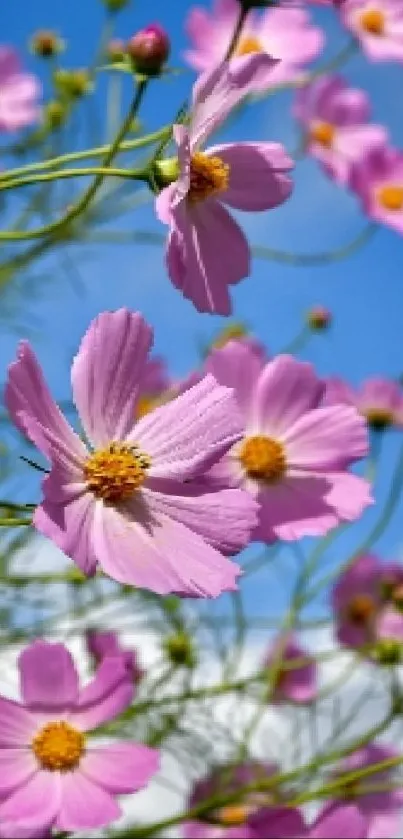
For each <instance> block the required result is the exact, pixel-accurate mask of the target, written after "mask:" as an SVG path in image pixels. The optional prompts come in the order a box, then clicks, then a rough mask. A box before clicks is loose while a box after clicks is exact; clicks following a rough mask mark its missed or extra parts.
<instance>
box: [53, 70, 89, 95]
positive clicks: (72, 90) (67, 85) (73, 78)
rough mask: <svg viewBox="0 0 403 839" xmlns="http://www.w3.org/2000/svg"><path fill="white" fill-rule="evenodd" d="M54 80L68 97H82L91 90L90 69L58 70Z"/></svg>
mask: <svg viewBox="0 0 403 839" xmlns="http://www.w3.org/2000/svg"><path fill="white" fill-rule="evenodd" d="M54 82H55V85H56V87H57V89H58V90H60V92H61V93H62V94H63V95H64V96H66V97H67V98H68V99H80V98H81V96H84V95H85V94H86V93H88V92H89V91H90V90H91V78H90V74H89V72H88V70H85V69H82V70H63V69H60V70H57V71H56V73H55V74H54Z"/></svg>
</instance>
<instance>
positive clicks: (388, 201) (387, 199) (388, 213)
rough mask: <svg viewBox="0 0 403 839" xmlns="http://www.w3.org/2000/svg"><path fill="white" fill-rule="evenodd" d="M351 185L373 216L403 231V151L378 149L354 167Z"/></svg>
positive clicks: (369, 213) (394, 228) (369, 214)
mask: <svg viewBox="0 0 403 839" xmlns="http://www.w3.org/2000/svg"><path fill="white" fill-rule="evenodd" d="M350 186H351V188H352V190H353V191H354V192H355V194H356V195H357V198H359V199H360V201H361V204H362V208H363V211H364V212H365V213H366V215H367V216H369V218H371V219H374V221H378V222H379V223H380V224H387V225H388V227H392V229H393V230H397V232H398V233H403V152H401V151H396V150H395V149H391V148H383V149H374V150H373V151H372V152H370V153H368V154H367V155H366V156H365V157H364V159H363V160H362V161H361V163H358V164H356V165H355V166H353V167H352V170H351V175H350Z"/></svg>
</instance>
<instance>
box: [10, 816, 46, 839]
mask: <svg viewBox="0 0 403 839" xmlns="http://www.w3.org/2000/svg"><path fill="white" fill-rule="evenodd" d="M50 836H51V828H50V826H49V825H44V826H42V825H40V826H38V824H37V823H36V824H34V825H32V824H31V822H26V821H20V820H18V821H15V822H10V821H5V822H0V839H50Z"/></svg>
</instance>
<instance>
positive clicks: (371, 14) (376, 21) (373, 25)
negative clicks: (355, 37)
mask: <svg viewBox="0 0 403 839" xmlns="http://www.w3.org/2000/svg"><path fill="white" fill-rule="evenodd" d="M360 24H361V26H362V28H363V29H365V31H366V32H370V34H371V35H383V33H384V31H385V15H384V13H383V12H381V10H380V9H367V10H366V11H365V12H363V13H362V15H360Z"/></svg>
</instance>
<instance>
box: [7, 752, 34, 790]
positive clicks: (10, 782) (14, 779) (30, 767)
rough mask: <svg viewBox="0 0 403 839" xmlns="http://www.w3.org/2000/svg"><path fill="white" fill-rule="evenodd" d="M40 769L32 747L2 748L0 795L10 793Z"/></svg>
mask: <svg viewBox="0 0 403 839" xmlns="http://www.w3.org/2000/svg"><path fill="white" fill-rule="evenodd" d="M37 770H38V764H37V762H36V760H35V758H34V755H33V754H32V752H31V750H30V749H18V748H12V749H3V748H0V796H1V797H4V796H5V795H9V794H10V793H11V792H13V790H15V789H17V788H18V787H20V786H22V784H25V783H26V782H27V781H28V779H29V778H30V777H31V775H34V774H35V772H37Z"/></svg>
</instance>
